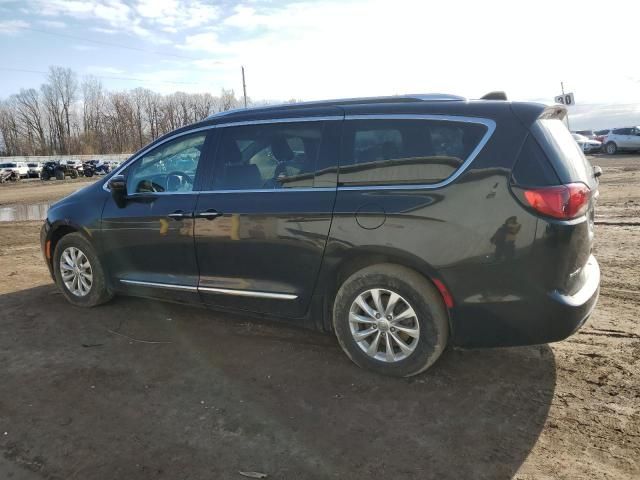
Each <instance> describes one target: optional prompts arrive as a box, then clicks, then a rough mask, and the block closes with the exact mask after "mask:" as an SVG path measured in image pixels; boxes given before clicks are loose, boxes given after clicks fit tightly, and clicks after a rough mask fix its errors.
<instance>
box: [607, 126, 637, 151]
mask: <svg viewBox="0 0 640 480" xmlns="http://www.w3.org/2000/svg"><path fill="white" fill-rule="evenodd" d="M604 151H605V152H607V153H608V154H609V155H613V154H614V153H616V152H622V151H627V152H628V151H640V126H638V127H626V128H614V129H613V130H611V132H610V133H609V134H608V135H607V136H606V137H605V139H604Z"/></svg>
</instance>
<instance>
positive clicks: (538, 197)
mask: <svg viewBox="0 0 640 480" xmlns="http://www.w3.org/2000/svg"><path fill="white" fill-rule="evenodd" d="M523 195H524V198H525V200H526V201H527V203H528V204H529V206H530V207H531V208H533V209H534V210H535V211H536V212H538V213H541V214H543V215H548V216H549V217H553V218H560V219H562V220H569V219H571V218H576V217H579V216H581V215H584V214H585V212H586V211H587V208H588V207H589V198H590V196H591V190H590V189H589V187H587V186H586V185H585V184H584V183H569V184H567V185H555V186H552V187H541V188H527V189H524V190H523Z"/></svg>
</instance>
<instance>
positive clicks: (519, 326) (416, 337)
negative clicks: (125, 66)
mask: <svg viewBox="0 0 640 480" xmlns="http://www.w3.org/2000/svg"><path fill="white" fill-rule="evenodd" d="M492 97H493V98H496V97H495V96H492ZM565 116H566V108H565V107H563V106H558V105H555V106H553V107H546V106H544V105H538V104H533V103H518V102H505V101H501V100H472V101H469V100H466V99H463V98H461V97H456V96H446V95H433V96H407V97H388V98H368V99H355V100H344V101H327V102H314V103H310V104H293V105H286V106H271V107H261V108H256V109H249V110H242V111H234V112H226V113H224V114H218V115H214V116H211V117H209V118H207V119H205V120H204V121H201V122H199V123H196V124H193V125H190V126H187V127H184V128H180V129H178V130H175V131H173V132H171V133H169V134H167V135H165V136H163V137H161V138H160V139H158V140H156V141H154V142H153V143H151V144H150V145H147V146H146V147H144V148H143V149H142V150H140V151H139V152H137V153H136V154H134V155H133V156H132V157H131V158H130V159H129V160H128V161H127V162H125V163H124V164H123V165H121V166H120V168H119V169H117V170H116V171H114V172H112V173H111V174H110V175H108V176H106V177H105V178H103V179H100V180H98V181H96V182H95V183H93V184H91V185H89V186H87V187H85V188H84V189H82V190H80V191H78V192H76V193H74V194H73V195H71V196H70V197H67V198H66V199H63V200H61V201H59V202H58V203H56V204H55V205H53V206H52V207H51V208H50V209H49V211H48V216H47V219H46V221H45V223H44V225H43V227H42V231H41V244H42V248H43V252H44V258H45V259H46V263H47V266H48V268H49V270H50V272H51V275H52V276H53V278H54V279H55V282H56V283H57V285H58V287H59V288H60V290H61V291H62V293H63V294H64V296H65V297H66V299H67V300H68V301H69V302H70V303H71V304H73V305H78V306H83V307H93V306H96V305H99V304H101V303H104V302H106V301H108V300H109V299H110V298H112V296H113V295H114V294H117V293H122V294H131V295H142V296H145V297H155V298H158V299H164V300H171V301H178V302H188V303H194V304H204V305H207V306H211V307H213V308H216V309H226V310H230V311H239V312H248V313H252V314H258V315H261V316H267V317H269V316H271V317H278V318H284V319H287V320H289V321H291V322H294V323H297V324H299V325H303V326H307V327H310V328H316V329H319V330H325V331H330V332H333V333H334V334H335V335H336V336H337V338H338V341H339V343H340V345H341V347H342V348H343V350H344V351H345V353H346V354H347V355H348V357H349V358H350V359H351V360H353V361H354V362H355V363H356V364H358V365H360V366H362V367H367V368H370V369H373V370H375V371H378V372H381V373H384V374H389V375H398V376H408V375H414V374H417V373H419V372H421V371H423V370H425V369H426V368H428V367H429V366H430V365H432V364H433V363H434V362H435V361H436V360H437V358H438V357H439V356H440V354H441V353H442V351H443V350H444V349H445V347H446V346H448V345H456V346H465V347H471V346H499V345H528V344H539V343H545V342H551V341H556V340H561V339H564V338H566V337H567V336H569V335H571V334H572V333H573V332H575V331H576V330H577V329H578V328H579V327H580V326H581V325H582V324H583V323H584V322H585V321H586V319H587V317H589V315H590V313H591V311H592V310H593V308H594V306H595V304H596V300H597V298H598V292H599V283H600V270H599V267H598V263H597V261H596V259H595V258H594V257H593V255H592V253H591V252H592V246H593V232H594V230H593V225H594V208H595V201H596V198H597V189H598V179H597V177H598V176H599V174H600V172H601V170H600V169H599V168H594V167H592V166H591V164H590V163H589V162H588V161H587V160H586V159H585V157H584V155H583V153H582V151H581V150H580V148H579V147H578V146H577V145H576V143H575V142H574V141H573V139H572V138H571V134H570V133H569V131H568V130H567V128H566V126H565V125H564V123H563V120H564V117H565Z"/></svg>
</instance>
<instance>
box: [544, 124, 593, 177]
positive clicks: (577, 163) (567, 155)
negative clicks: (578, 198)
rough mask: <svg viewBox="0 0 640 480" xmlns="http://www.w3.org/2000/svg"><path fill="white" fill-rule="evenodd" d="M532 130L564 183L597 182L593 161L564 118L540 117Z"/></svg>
mask: <svg viewBox="0 0 640 480" xmlns="http://www.w3.org/2000/svg"><path fill="white" fill-rule="evenodd" d="M532 132H533V134H534V136H535V138H536V140H537V141H538V143H539V144H540V146H541V147H542V149H543V150H544V152H545V154H546V156H547V158H548V159H549V161H550V162H551V164H552V165H553V168H554V170H555V171H556V173H557V175H558V177H559V178H560V181H561V182H562V183H572V182H582V183H585V184H586V185H589V186H593V185H594V184H595V179H594V176H593V167H592V166H591V163H590V162H589V160H587V158H586V157H585V156H584V153H582V149H581V148H580V146H579V145H578V144H577V143H576V141H575V140H574V139H573V137H572V136H571V133H570V132H569V130H568V129H567V127H566V125H565V124H564V123H563V122H562V120H560V119H557V118H544V119H539V120H537V121H536V122H535V123H534V124H533V126H532Z"/></svg>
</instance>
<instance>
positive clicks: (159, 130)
mask: <svg viewBox="0 0 640 480" xmlns="http://www.w3.org/2000/svg"><path fill="white" fill-rule="evenodd" d="M239 105H240V102H239V100H238V99H237V98H236V96H235V93H234V91H233V90H225V89H223V90H222V91H221V92H220V96H219V97H216V96H213V95H211V94H209V93H185V92H176V93H172V94H169V95H160V94H158V93H156V92H152V91H151V90H148V89H146V88H136V89H134V90H130V91H123V92H108V91H106V90H105V89H104V88H103V86H102V84H101V83H100V81H99V80H97V79H96V78H93V77H86V78H84V79H83V81H82V84H81V85H78V80H77V77H76V74H75V73H74V72H73V71H72V70H70V69H68V68H62V67H51V68H50V69H49V74H48V76H47V81H46V82H45V83H43V84H42V85H41V86H40V89H39V90H36V89H28V90H21V91H20V93H18V94H16V95H12V96H11V97H10V98H9V99H7V100H5V101H0V154H4V155H22V154H25V155H34V154H53V153H63V152H64V153H128V152H132V151H135V150H137V149H139V148H141V147H142V146H144V145H145V144H146V143H148V142H149V141H151V140H153V139H155V138H158V137H159V136H161V135H163V134H165V133H168V132H170V131H172V130H174V129H176V128H179V127H182V126H185V125H188V124H190V123H193V122H198V121H200V120H202V119H204V118H206V117H207V116H209V115H211V114H212V113H215V112H219V111H227V110H230V109H232V108H237V107H238V106H239Z"/></svg>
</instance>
